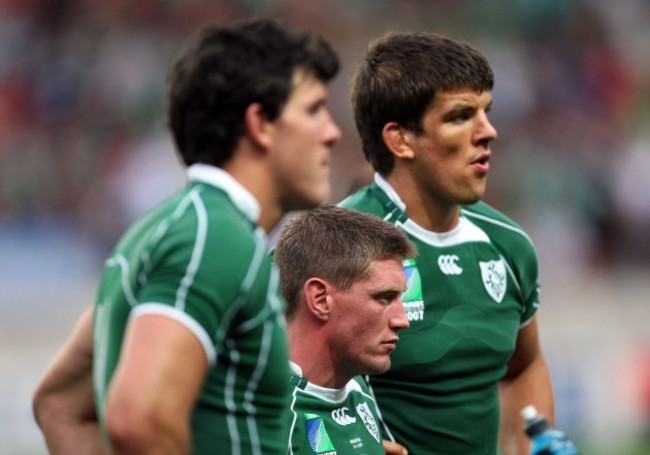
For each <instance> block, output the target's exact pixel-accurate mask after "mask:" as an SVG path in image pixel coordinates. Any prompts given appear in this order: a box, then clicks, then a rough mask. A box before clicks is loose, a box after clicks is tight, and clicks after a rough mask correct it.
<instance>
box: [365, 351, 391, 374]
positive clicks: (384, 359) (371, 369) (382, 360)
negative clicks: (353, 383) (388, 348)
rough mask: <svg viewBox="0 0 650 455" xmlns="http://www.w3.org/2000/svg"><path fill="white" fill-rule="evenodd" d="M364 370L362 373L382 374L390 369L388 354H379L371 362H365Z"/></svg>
mask: <svg viewBox="0 0 650 455" xmlns="http://www.w3.org/2000/svg"><path fill="white" fill-rule="evenodd" d="M365 370H366V371H365V372H364V373H363V374H383V373H386V372H387V371H388V370H390V357H389V356H388V354H386V355H385V356H380V357H379V358H377V359H375V361H373V362H372V363H371V364H366V368H365Z"/></svg>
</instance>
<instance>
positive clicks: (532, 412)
mask: <svg viewBox="0 0 650 455" xmlns="http://www.w3.org/2000/svg"><path fill="white" fill-rule="evenodd" d="M538 415H539V413H538V412H537V409H536V408H535V406H533V405H532V404H531V405H528V406H526V407H525V408H524V409H522V410H521V417H523V419H524V420H526V421H528V420H532V419H534V418H535V417H537V416H538Z"/></svg>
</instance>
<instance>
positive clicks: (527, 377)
mask: <svg viewBox="0 0 650 455" xmlns="http://www.w3.org/2000/svg"><path fill="white" fill-rule="evenodd" d="M499 398H500V403H501V425H500V429H499V445H500V446H501V450H502V451H503V454H504V455H524V454H528V453H529V450H530V449H529V448H530V442H529V440H528V437H527V436H526V434H525V433H524V426H523V421H522V418H521V415H520V411H521V409H523V408H524V407H525V406H527V405H529V404H532V405H535V407H536V408H537V409H538V410H539V412H540V413H542V414H544V415H545V416H547V417H548V419H549V421H551V422H553V419H554V407H553V392H552V387H551V380H550V377H549V374H548V368H547V366H546V362H545V361H544V358H543V357H542V356H540V357H538V358H537V359H536V360H535V361H534V362H533V363H531V364H530V365H529V366H528V367H527V368H526V369H524V370H523V371H522V372H521V373H520V374H518V375H516V376H513V377H511V378H506V379H504V380H502V381H501V383H500V384H499Z"/></svg>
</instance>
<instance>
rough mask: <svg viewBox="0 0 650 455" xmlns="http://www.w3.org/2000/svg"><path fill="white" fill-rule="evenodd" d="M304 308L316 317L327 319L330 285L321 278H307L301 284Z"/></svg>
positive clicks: (329, 308)
mask: <svg viewBox="0 0 650 455" xmlns="http://www.w3.org/2000/svg"><path fill="white" fill-rule="evenodd" d="M303 294H304V296H305V305H306V310H307V311H308V312H309V313H310V314H312V315H313V316H314V317H316V318H317V319H320V320H321V321H327V320H328V319H329V317H330V311H331V305H330V304H331V297H330V295H329V294H330V286H329V285H328V283H327V282H326V281H325V280H322V279H321V278H315V277H314V278H309V279H308V280H307V281H306V282H305V285H304V286H303Z"/></svg>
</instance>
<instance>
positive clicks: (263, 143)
mask: <svg viewBox="0 0 650 455" xmlns="http://www.w3.org/2000/svg"><path fill="white" fill-rule="evenodd" d="M244 126H245V128H246V134H247V136H248V138H249V139H250V140H251V141H252V142H253V143H254V144H256V145H257V146H259V147H261V148H263V149H267V148H269V147H270V145H271V135H270V132H271V130H270V127H271V122H270V121H269V120H268V119H267V116H266V113H265V112H264V108H263V107H262V105H261V104H260V103H252V104H250V105H249V106H248V107H247V108H246V112H245V113H244Z"/></svg>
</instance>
